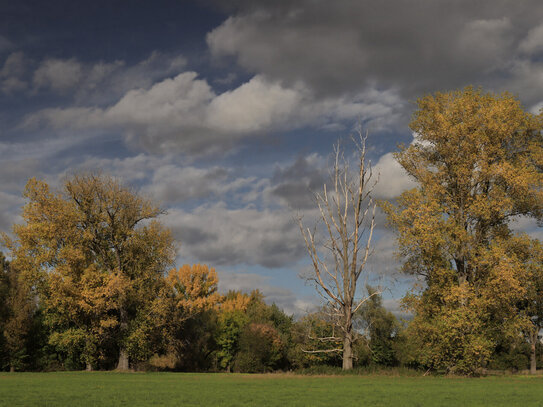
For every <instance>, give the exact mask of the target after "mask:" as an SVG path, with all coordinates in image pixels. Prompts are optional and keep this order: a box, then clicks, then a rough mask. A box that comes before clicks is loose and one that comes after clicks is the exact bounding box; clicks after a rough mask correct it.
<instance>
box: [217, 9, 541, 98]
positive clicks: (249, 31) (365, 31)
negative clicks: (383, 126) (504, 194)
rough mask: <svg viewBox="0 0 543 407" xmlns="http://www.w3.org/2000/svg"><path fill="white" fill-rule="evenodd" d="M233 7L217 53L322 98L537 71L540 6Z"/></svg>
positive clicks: (415, 90) (491, 80) (409, 92)
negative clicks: (323, 95) (308, 88)
mask: <svg viewBox="0 0 543 407" xmlns="http://www.w3.org/2000/svg"><path fill="white" fill-rule="evenodd" d="M233 9H234V10H235V14H234V15H233V16H231V17H230V18H228V19H227V20H226V21H225V22H224V23H223V24H222V25H221V26H219V27H218V28H216V29H215V30H213V31H212V32H211V33H209V34H208V37H207V40H208V44H209V46H210V49H211V51H212V53H213V54H214V55H215V56H223V55H231V56H234V57H236V58H237V61H238V63H239V65H241V66H242V67H243V68H245V69H247V70H248V71H251V72H259V73H261V74H265V75H267V76H268V77H270V78H273V79H279V80H283V81H285V82H286V83H295V82H298V81H302V82H304V83H306V84H309V85H310V86H311V87H312V88H313V89H315V90H317V91H319V92H321V93H326V94H343V93H345V92H347V93H348V92H352V91H357V90H360V89H361V88H364V87H365V86H367V85H368V84H375V83H377V84H378V85H379V86H383V87H385V88H390V87H393V88H398V89H400V91H401V92H402V94H403V95H404V96H407V97H409V98H412V97H413V96H419V95H420V93H421V92H428V91H434V90H438V89H448V88H455V87H460V86H463V85H465V84H466V83H476V84H479V83H481V84H490V86H492V85H493V84H496V83H497V82H498V81H499V80H503V79H504V78H505V79H508V77H510V78H509V79H510V81H511V82H510V83H511V84H513V83H514V80H515V79H516V78H517V77H518V76H519V75H518V71H519V70H521V71H522V70H524V71H526V70H527V69H532V70H533V69H537V70H538V71H539V72H541V67H540V66H539V65H537V61H536V58H537V57H540V56H541V51H542V50H543V28H541V27H542V26H541V25H540V24H541V21H542V20H543V3H541V2H540V1H535V0H533V1H512V0H511V1H503V0H502V1H492V2H490V1H487V2H482V1H472V0H459V1H442V0H438V1H436V0H415V1H406V0H391V1H373V0H362V1H341V0H340V1H333V2H332V1H313V0H297V1H279V2H277V1H274V2H271V1H260V2H256V1H238V2H235V7H233ZM519 60H522V61H524V64H528V65H529V67H528V68H526V67H522V66H521V67H519V66H518V62H517V63H515V61H519ZM533 64H536V68H534V66H533ZM496 86H497V85H496ZM512 90H513V91H515V89H512ZM533 98H535V95H533V96H532V97H531V99H533ZM533 101H534V100H530V102H533Z"/></svg>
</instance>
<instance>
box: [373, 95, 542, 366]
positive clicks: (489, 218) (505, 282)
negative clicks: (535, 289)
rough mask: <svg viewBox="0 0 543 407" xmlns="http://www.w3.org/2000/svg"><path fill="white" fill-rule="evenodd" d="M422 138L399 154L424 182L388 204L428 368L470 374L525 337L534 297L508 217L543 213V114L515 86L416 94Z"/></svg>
mask: <svg viewBox="0 0 543 407" xmlns="http://www.w3.org/2000/svg"><path fill="white" fill-rule="evenodd" d="M417 105H418V110H417V111H416V112H415V114H414V117H413V120H412V122H411V124H410V128H411V129H412V130H413V132H414V134H415V140H414V141H413V143H412V144H411V145H409V146H403V147H402V148H401V150H400V152H398V153H396V159H397V160H398V162H399V163H400V164H401V165H402V167H403V168H404V169H405V171H406V172H407V173H408V174H409V175H410V176H411V177H412V178H413V179H414V180H415V181H416V182H417V184H418V186H417V187H416V188H414V189H412V190H409V191H406V192H404V193H403V194H402V195H401V196H400V197H399V199H398V200H397V201H396V202H395V203H385V204H383V208H384V210H385V212H386V213H387V215H388V220H389V223H390V224H391V225H392V227H393V228H394V229H395V230H396V232H397V235H398V243H399V248H400V254H401V255H402V257H403V259H404V264H403V269H404V271H405V272H408V273H412V274H415V275H418V276H420V277H421V278H422V279H423V282H424V289H423V290H422V291H421V292H418V293H417V292H416V293H414V294H413V295H410V296H408V298H407V299H406V302H407V303H408V304H409V305H410V306H411V307H412V309H413V310H414V312H415V317H414V320H413V322H412V323H411V326H410V330H411V333H412V334H413V335H412V337H414V338H418V341H419V342H418V344H419V346H418V347H417V348H418V349H419V361H420V362H421V363H422V364H423V365H425V366H427V367H428V368H434V369H445V370H447V371H455V372H461V373H473V372H475V371H476V370H477V369H479V368H481V367H484V366H485V365H486V364H487V362H488V360H489V358H490V355H491V353H492V351H493V348H494V346H495V344H496V342H497V340H498V337H499V336H500V335H505V336H507V335H518V333H519V330H520V329H521V327H522V326H523V325H524V324H525V323H526V318H525V317H523V315H522V313H520V312H519V308H518V307H517V306H516V304H518V303H519V302H521V301H523V300H524V299H525V297H526V295H527V291H526V290H527V288H526V287H527V285H526V281H525V279H526V273H525V272H524V270H525V268H524V266H523V261H522V259H521V256H519V254H518V251H516V250H515V248H514V247H513V246H512V245H511V239H512V236H513V232H512V229H511V222H512V221H514V220H515V219H516V218H518V217H521V216H522V217H527V218H533V219H536V220H541V219H542V218H543V188H542V186H543V174H542V172H541V169H542V168H543V138H542V133H541V130H542V128H543V121H542V116H541V115H539V116H537V115H533V114H531V113H528V112H525V111H524V110H523V108H522V106H521V105H520V103H519V101H518V100H517V99H516V98H515V97H513V96H512V95H510V94H508V93H503V94H500V95H494V94H489V93H484V92H483V91H482V90H480V89H473V88H471V87H468V88H465V89H463V90H459V91H454V92H447V93H436V94H435V95H429V96H426V97H424V98H421V99H419V100H418V102H417Z"/></svg>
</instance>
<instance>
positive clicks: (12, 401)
mask: <svg viewBox="0 0 543 407" xmlns="http://www.w3.org/2000/svg"><path fill="white" fill-rule="evenodd" d="M0 405H2V406H153V405H154V406H283V407H284V406H543V377H541V376H539V377H534V378H532V377H523V376H509V377H487V378H475V379H468V378H446V377H390V376H330V377H325V376H299V375H287V374H274V375H243V374H185V373H113V372H112V373H108V372H91V373H83V372H71V373H68V372H62V373H0Z"/></svg>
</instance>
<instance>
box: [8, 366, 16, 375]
mask: <svg viewBox="0 0 543 407" xmlns="http://www.w3.org/2000/svg"><path fill="white" fill-rule="evenodd" d="M9 372H10V373H14V372H15V366H13V365H10V367H9Z"/></svg>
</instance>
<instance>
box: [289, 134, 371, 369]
mask: <svg viewBox="0 0 543 407" xmlns="http://www.w3.org/2000/svg"><path fill="white" fill-rule="evenodd" d="M357 136H358V137H352V139H353V142H354V144H355V146H356V153H357V165H356V171H355V170H354V169H351V168H350V165H349V161H348V159H347V158H346V156H345V153H344V150H343V148H342V147H341V145H340V143H339V142H338V143H337V144H336V145H335V146H334V156H333V159H334V161H333V164H332V166H331V168H330V176H331V188H330V189H331V190H330V191H329V189H328V187H327V186H326V184H325V185H324V188H323V191H322V193H316V194H315V199H316V202H317V206H318V209H319V221H322V222H323V223H324V225H323V226H324V229H325V230H326V232H325V236H326V238H325V239H324V241H323V242H322V243H320V242H319V241H318V240H317V229H318V228H317V224H315V225H314V227H313V228H312V229H311V228H306V227H304V225H303V222H302V216H299V217H298V224H299V226H300V231H301V233H302V236H303V237H304V240H305V244H306V247H307V251H308V253H309V256H310V258H311V261H312V263H313V271H312V274H311V277H310V278H309V280H311V281H313V282H314V283H315V287H316V289H317V291H318V293H319V294H320V295H321V296H322V297H323V298H324V300H325V301H326V305H325V308H326V309H327V310H328V312H329V316H330V317H331V319H332V321H334V323H335V324H336V326H337V327H338V328H339V334H340V336H338V337H335V338H326V339H328V340H332V339H335V340H337V341H339V342H340V343H343V347H342V348H341V349H333V350H329V349H323V350H311V351H307V352H308V353H316V352H331V351H339V352H342V353H343V369H344V370H348V369H352V367H353V349H352V345H353V340H354V330H353V315H354V314H355V313H356V311H357V310H358V309H359V308H360V306H361V305H362V304H363V303H364V302H366V301H367V300H368V299H370V298H371V297H372V296H373V295H378V294H380V293H381V291H380V290H376V291H375V292H373V293H371V294H369V295H367V296H365V297H362V298H357V294H358V293H357V283H358V281H359V279H360V277H361V276H362V275H365V276H366V277H367V273H366V272H365V268H366V263H367V260H368V258H369V256H370V254H371V252H372V249H371V240H372V236H373V229H374V227H375V207H376V204H375V202H374V201H373V199H372V197H371V192H372V191H373V188H374V187H375V184H376V183H377V180H376V179H375V178H374V177H373V173H372V167H371V163H369V162H367V161H366V139H367V134H363V133H362V129H361V128H360V126H359V128H358V130H357Z"/></svg>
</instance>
